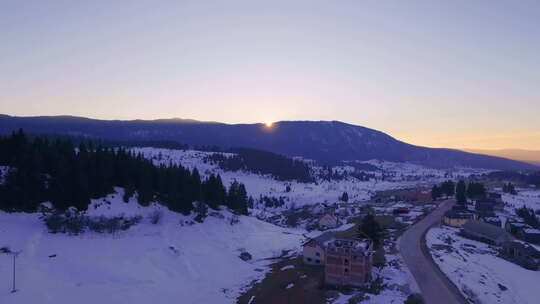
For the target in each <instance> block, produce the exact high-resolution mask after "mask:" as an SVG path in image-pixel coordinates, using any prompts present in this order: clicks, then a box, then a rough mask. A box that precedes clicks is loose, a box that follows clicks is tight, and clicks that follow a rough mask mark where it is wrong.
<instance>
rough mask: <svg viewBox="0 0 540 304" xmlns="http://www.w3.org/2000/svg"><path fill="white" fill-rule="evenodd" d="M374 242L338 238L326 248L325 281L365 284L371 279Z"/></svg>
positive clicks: (330, 282) (343, 284) (348, 284)
mask: <svg viewBox="0 0 540 304" xmlns="http://www.w3.org/2000/svg"><path fill="white" fill-rule="evenodd" d="M372 264H373V244H372V242H371V241H370V240H345V239H338V240H335V241H334V242H332V243H330V244H329V245H328V247H327V249H326V264H325V268H324V277H325V283H326V284H329V285H340V286H364V285H365V284H366V283H368V282H369V281H370V280H371V268H372Z"/></svg>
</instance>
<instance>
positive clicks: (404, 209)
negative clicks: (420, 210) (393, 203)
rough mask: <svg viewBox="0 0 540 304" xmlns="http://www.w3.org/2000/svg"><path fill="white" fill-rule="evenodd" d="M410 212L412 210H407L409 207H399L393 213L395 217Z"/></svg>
mask: <svg viewBox="0 0 540 304" xmlns="http://www.w3.org/2000/svg"><path fill="white" fill-rule="evenodd" d="M409 212H410V210H409V208H407V207H397V208H394V210H393V211H392V213H393V214H394V215H398V214H407V213H409Z"/></svg>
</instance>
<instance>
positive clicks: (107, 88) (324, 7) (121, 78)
mask: <svg viewBox="0 0 540 304" xmlns="http://www.w3.org/2000/svg"><path fill="white" fill-rule="evenodd" d="M539 54H540V1H536V0H534V1H527V0H520V1H497V0H489V1H487V0H486V1H482V0H479V1H469V0H467V1H465V0H456V1H427V0H426V1H328V0H325V1H264V2H263V1H179V0H178V1H44V0H40V1H20V0H17V1H11V0H7V1H6V0H4V1H1V2H0V71H1V72H0V113H5V114H11V115H21V116H30V115H57V114H70V115H79V116H87V117H94V118H103V119H134V118H142V119H152V118H171V117H181V118H192V119H199V120H212V121H222V122H228V123H238V122H264V121H277V120H341V121H345V122H348V123H353V124H358V125H363V126H366V127H370V128H374V129H378V130H381V131H384V132H387V133H389V134H391V135H393V136H395V137H397V138H398V139H402V140H405V141H407V142H410V143H413V144H419V145H427V146H435V147H442V146H444V147H457V148H461V147H470V148H524V149H540V118H539V115H540V98H539V97H540V55H539Z"/></svg>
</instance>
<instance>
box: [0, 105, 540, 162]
mask: <svg viewBox="0 0 540 304" xmlns="http://www.w3.org/2000/svg"><path fill="white" fill-rule="evenodd" d="M19 128H22V129H24V130H25V131H26V132H28V133H33V134H53V135H72V136H82V137H87V138H95V139H105V140H118V141H122V140H168V141H177V142H181V143H184V144H189V145H194V146H219V147H223V148H235V147H246V148H253V149H259V150H265V151H270V152H274V153H279V154H284V155H287V156H302V157H304V158H309V159H314V160H317V161H319V162H322V163H336V162H341V161H350V160H359V161H365V160H370V159H380V160H386V161H394V162H411V163H417V164H421V165H426V166H430V167H439V168H443V167H454V166H463V167H476V168H486V169H498V170H535V169H538V168H539V167H537V166H534V165H532V164H527V163H523V162H519V161H514V160H510V159H506V158H500V157H493V156H487V155H481V154H474V153H468V152H463V151H459V150H454V149H441V148H427V147H421V146H416V145H412V144H408V143H405V142H402V141H400V140H397V139H395V138H394V137H392V136H390V135H388V134H386V133H384V132H381V131H378V130H374V129H370V128H367V127H363V126H356V125H352V124H347V123H344V122H340V121H335V120H334V121H280V122H275V123H273V125H272V126H271V127H268V126H266V125H265V124H262V123H255V124H225V123H220V122H204V121H197V120H189V119H176V118H174V119H157V120H98V119H90V118H84V117H77V116H35V117H17V116H9V115H1V116H0V134H8V133H10V132H12V131H15V130H17V129H19Z"/></svg>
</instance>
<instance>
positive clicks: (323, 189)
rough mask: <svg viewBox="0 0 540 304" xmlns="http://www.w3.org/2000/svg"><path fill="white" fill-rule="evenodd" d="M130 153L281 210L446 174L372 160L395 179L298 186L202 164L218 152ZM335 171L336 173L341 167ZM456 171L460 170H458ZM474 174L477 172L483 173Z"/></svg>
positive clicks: (356, 198)
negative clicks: (234, 186) (233, 187)
mask: <svg viewBox="0 0 540 304" xmlns="http://www.w3.org/2000/svg"><path fill="white" fill-rule="evenodd" d="M131 150H132V151H133V152H135V153H141V154H142V155H143V156H144V157H146V158H148V159H151V160H152V161H153V162H154V163H155V164H169V163H175V164H181V165H182V166H184V167H186V168H190V169H193V168H197V169H198V170H199V172H200V174H201V176H203V177H204V176H208V175H210V174H212V173H213V174H220V175H221V178H222V180H223V183H224V184H225V185H226V186H227V185H229V184H230V183H232V182H233V181H234V180H237V181H239V182H241V183H243V184H244V185H245V186H246V190H247V191H248V194H249V195H251V196H253V198H255V199H257V198H258V197H259V196H260V195H266V196H273V197H284V198H285V199H286V201H287V203H286V206H284V208H283V209H288V208H290V207H301V206H305V205H313V204H317V203H335V202H338V201H339V200H338V198H339V197H340V196H341V195H342V194H343V192H347V193H348V195H349V201H350V202H361V201H365V200H368V199H370V198H371V196H372V195H373V194H375V192H377V191H383V190H391V189H401V188H410V187H415V186H418V185H422V184H425V183H426V182H427V183H430V182H438V181H440V180H443V179H444V176H445V174H446V173H447V172H446V171H442V170H436V169H430V168H426V167H422V166H418V165H413V164H398V163H389V162H379V161H371V162H370V164H372V165H375V166H377V167H380V168H381V169H383V170H390V169H391V170H390V171H388V172H392V173H393V174H394V175H396V177H395V178H393V179H392V180H386V181H382V180H380V179H372V180H370V181H359V180H358V179H356V178H353V177H349V178H346V179H344V180H332V181H326V180H317V182H316V183H298V182H294V181H293V182H291V181H279V180H276V179H274V178H273V177H271V176H268V175H266V176H261V175H258V174H253V173H250V172H230V171H223V170H221V169H220V168H219V167H218V166H217V165H215V164H213V163H211V162H206V161H205V158H206V157H207V156H208V155H211V154H214V153H219V152H203V151H195V150H170V149H157V148H150V147H144V148H132V149H131ZM229 155H230V154H229ZM389 168H390V169H389ZM315 169H318V168H315ZM336 169H337V170H339V169H340V168H336ZM346 169H347V168H346V166H345V167H343V168H341V170H343V171H346ZM349 169H350V168H349ZM460 170H461V169H460ZM458 172H461V171H459V170H458ZM475 172H477V173H479V172H483V171H482V170H480V171H475ZM411 176H413V177H416V178H415V179H412V180H411V179H410V178H405V177H411ZM287 186H290V187H291V191H290V192H286V188H287Z"/></svg>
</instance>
